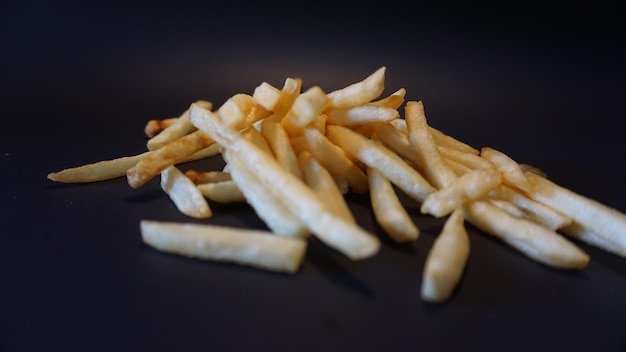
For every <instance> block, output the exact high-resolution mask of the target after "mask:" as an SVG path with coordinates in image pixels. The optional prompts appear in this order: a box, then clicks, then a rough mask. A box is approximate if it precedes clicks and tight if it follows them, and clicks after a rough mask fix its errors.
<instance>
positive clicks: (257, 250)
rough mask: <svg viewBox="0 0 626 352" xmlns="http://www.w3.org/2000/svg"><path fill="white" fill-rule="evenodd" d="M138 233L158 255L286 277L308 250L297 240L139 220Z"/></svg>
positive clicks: (250, 231)
mask: <svg viewBox="0 0 626 352" xmlns="http://www.w3.org/2000/svg"><path fill="white" fill-rule="evenodd" d="M140 230H141V238H142V240H143V242H144V243H146V244H148V245H149V246H151V247H153V248H155V249H157V250H159V251H161V252H165V253H172V254H177V255H182V256H186V257H191V258H197V259H202V260H209V261H219V262H227V263H234V264H239V265H246V266H251V267H256V268H260V269H265V270H271V271H276V272H285V273H295V272H297V271H298V269H299V268H300V266H301V265H302V262H303V260H304V255H305V254H306V247H307V242H306V240H303V239H299V238H289V237H281V236H276V235H274V234H272V233H270V232H267V231H261V230H249V229H238V228H231V227H222V226H216V225H205V224H192V223H174V222H160V221H152V220H142V221H141V223H140Z"/></svg>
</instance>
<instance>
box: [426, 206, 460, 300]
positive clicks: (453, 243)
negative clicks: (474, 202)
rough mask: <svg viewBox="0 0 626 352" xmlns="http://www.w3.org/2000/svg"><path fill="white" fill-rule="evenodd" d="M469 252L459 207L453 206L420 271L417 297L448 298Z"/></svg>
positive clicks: (429, 298)
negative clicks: (420, 281) (419, 289)
mask: <svg viewBox="0 0 626 352" xmlns="http://www.w3.org/2000/svg"><path fill="white" fill-rule="evenodd" d="M469 254H470V242H469V236H468V234H467V231H466V230H465V225H464V218H463V210H462V209H461V208H458V209H456V210H455V211H454V212H453V213H452V214H451V215H450V217H449V218H448V219H447V220H446V222H445V224H444V226H443V230H442V231H441V233H440V234H439V236H437V238H436V239H435V242H434V243H433V246H432V248H431V249H430V251H429V252H428V256H427V257H426V263H425V264H424V271H423V274H422V285H421V291H420V295H421V298H422V299H423V300H425V301H428V302H433V303H441V302H445V301H447V300H449V299H450V297H451V296H452V294H453V293H454V290H455V288H456V287H457V286H458V284H459V281H460V280H461V277H462V276H463V271H464V270H465V266H466V264H467V259H468V258H469Z"/></svg>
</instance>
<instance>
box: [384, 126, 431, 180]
mask: <svg viewBox="0 0 626 352" xmlns="http://www.w3.org/2000/svg"><path fill="white" fill-rule="evenodd" d="M394 121H395V120H394ZM403 121H404V120H403ZM374 129H375V132H376V136H378V139H379V140H380V141H381V142H382V143H383V144H384V145H385V146H386V147H388V148H389V149H391V150H393V151H394V152H396V154H398V155H399V156H401V157H402V158H404V159H406V160H408V161H410V162H411V163H412V164H413V165H414V166H415V168H416V169H418V170H422V169H423V168H424V162H423V160H422V158H420V156H419V155H418V154H417V151H416V150H415V148H414V147H413V145H412V144H411V142H410V141H409V137H408V136H407V135H406V134H404V133H403V132H402V131H401V130H400V129H398V128H396V127H395V126H394V124H392V123H381V124H377V125H375V126H374Z"/></svg>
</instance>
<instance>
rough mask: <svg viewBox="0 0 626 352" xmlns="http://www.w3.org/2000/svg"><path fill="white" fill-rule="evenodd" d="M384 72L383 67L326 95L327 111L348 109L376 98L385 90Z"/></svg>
mask: <svg viewBox="0 0 626 352" xmlns="http://www.w3.org/2000/svg"><path fill="white" fill-rule="evenodd" d="M385 71H386V68H385V67H384V66H383V67H381V68H379V69H378V70H376V71H375V72H374V73H372V74H370V75H369V76H367V77H366V78H365V79H363V80H362V81H359V82H357V83H353V84H351V85H349V86H346V87H344V88H341V89H337V90H334V91H332V92H330V93H328V106H327V110H330V109H349V108H352V107H355V106H359V105H363V104H366V103H369V102H371V101H372V100H374V99H376V98H378V97H379V96H380V95H381V94H382V92H383V91H384V90H385Z"/></svg>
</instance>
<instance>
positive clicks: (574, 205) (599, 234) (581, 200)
mask: <svg viewBox="0 0 626 352" xmlns="http://www.w3.org/2000/svg"><path fill="white" fill-rule="evenodd" d="M525 175H526V178H527V179H528V181H529V182H530V184H531V185H532V187H531V191H530V192H529V196H530V197H531V198H532V199H534V200H536V201H538V202H541V203H543V204H546V205H548V206H550V207H552V208H554V209H556V210H557V211H559V212H561V213H563V214H565V215H566V216H569V217H570V218H571V219H572V223H573V224H576V225H574V226H573V227H570V228H569V230H570V231H567V230H564V232H565V233H566V234H568V235H573V236H574V237H575V238H577V239H579V240H581V241H586V242H587V243H588V244H590V245H594V246H598V247H599V248H601V249H604V250H606V251H608V252H611V253H613V254H618V255H620V256H626V214H624V213H622V212H620V211H619V210H617V209H614V208H611V207H609V206H606V205H604V204H602V203H600V202H598V201H595V200H593V199H590V198H588V197H585V196H583V195H581V194H578V193H575V192H573V191H571V190H569V189H567V188H565V187H563V186H560V185H558V184H556V183H554V182H552V181H550V180H548V179H547V178H545V177H542V176H539V175H537V174H535V173H532V172H526V174H525ZM585 233H586V234H588V235H586V236H583V235H582V234H585ZM589 234H595V236H592V235H589Z"/></svg>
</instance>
